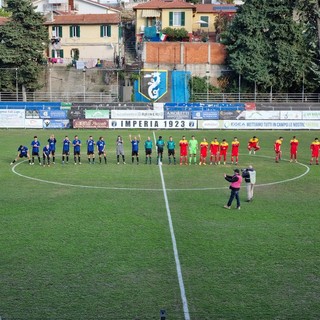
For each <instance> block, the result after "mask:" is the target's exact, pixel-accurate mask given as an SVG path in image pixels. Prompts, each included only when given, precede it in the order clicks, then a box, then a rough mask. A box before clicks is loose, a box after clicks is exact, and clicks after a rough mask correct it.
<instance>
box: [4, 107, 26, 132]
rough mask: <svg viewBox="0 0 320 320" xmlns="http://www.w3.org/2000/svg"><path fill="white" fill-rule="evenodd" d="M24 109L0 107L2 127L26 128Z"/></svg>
mask: <svg viewBox="0 0 320 320" xmlns="http://www.w3.org/2000/svg"><path fill="white" fill-rule="evenodd" d="M24 120H25V110H24V109H2V110H1V109H0V127H1V128H24Z"/></svg>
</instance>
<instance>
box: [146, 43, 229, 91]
mask: <svg viewBox="0 0 320 320" xmlns="http://www.w3.org/2000/svg"><path fill="white" fill-rule="evenodd" d="M142 60H143V61H144V68H145V69H157V68H160V69H166V70H173V69H176V70H185V71H190V72H191V74H192V76H198V77H205V76H208V77H209V78H210V79H209V81H210V83H211V84H213V85H217V78H218V77H219V76H220V75H221V71H222V70H225V69H226V66H225V64H224V63H225V60H226V49H225V46H224V45H222V44H220V43H214V42H200V43H195V42H146V43H145V46H144V51H143V57H142Z"/></svg>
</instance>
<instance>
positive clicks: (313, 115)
mask: <svg viewBox="0 0 320 320" xmlns="http://www.w3.org/2000/svg"><path fill="white" fill-rule="evenodd" d="M302 119H303V120H308V119H309V120H311V119H318V120H320V111H316V110H314V111H302Z"/></svg>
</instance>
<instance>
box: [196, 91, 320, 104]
mask: <svg viewBox="0 0 320 320" xmlns="http://www.w3.org/2000/svg"><path fill="white" fill-rule="evenodd" d="M192 100H194V101H195V102H243V103H245V102H256V103H320V94H319V93H272V94H270V93H195V94H193V95H192Z"/></svg>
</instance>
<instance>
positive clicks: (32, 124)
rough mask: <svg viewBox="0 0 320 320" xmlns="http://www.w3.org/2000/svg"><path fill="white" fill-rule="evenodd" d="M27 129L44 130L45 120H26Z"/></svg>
mask: <svg viewBox="0 0 320 320" xmlns="http://www.w3.org/2000/svg"><path fill="white" fill-rule="evenodd" d="M24 127H25V128H30V129H31V128H37V129H38V128H39V129H40V128H43V119H25V121H24Z"/></svg>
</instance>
